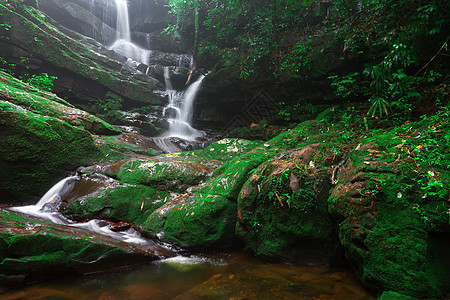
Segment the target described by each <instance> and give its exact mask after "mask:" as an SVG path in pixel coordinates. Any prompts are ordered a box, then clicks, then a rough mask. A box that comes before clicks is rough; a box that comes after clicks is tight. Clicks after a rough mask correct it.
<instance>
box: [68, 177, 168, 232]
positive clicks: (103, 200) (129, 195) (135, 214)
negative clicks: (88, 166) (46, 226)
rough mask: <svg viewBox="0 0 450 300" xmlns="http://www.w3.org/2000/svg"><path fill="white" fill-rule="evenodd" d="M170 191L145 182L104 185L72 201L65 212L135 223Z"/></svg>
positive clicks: (72, 214)
mask: <svg viewBox="0 0 450 300" xmlns="http://www.w3.org/2000/svg"><path fill="white" fill-rule="evenodd" d="M81 184H82V183H81ZM170 197H171V196H170V194H169V193H167V192H162V191H158V190H157V189H155V188H152V187H147V186H143V185H121V184H119V183H118V182H115V183H114V184H110V185H107V186H106V185H102V187H99V188H98V189H97V190H95V191H94V192H92V193H89V194H86V195H83V196H82V197H80V195H78V197H77V198H76V199H74V200H73V201H69V203H68V205H67V207H65V208H64V210H63V213H64V214H65V215H66V216H69V217H71V218H72V219H81V220H86V219H93V218H98V219H105V218H106V219H112V220H120V221H125V222H131V223H133V224H134V225H136V226H140V225H142V224H143V223H144V221H145V220H146V219H147V217H148V216H149V215H150V214H151V213H152V212H153V211H154V210H156V209H157V208H159V207H161V206H162V205H163V204H164V203H165V202H167V201H168V200H170Z"/></svg>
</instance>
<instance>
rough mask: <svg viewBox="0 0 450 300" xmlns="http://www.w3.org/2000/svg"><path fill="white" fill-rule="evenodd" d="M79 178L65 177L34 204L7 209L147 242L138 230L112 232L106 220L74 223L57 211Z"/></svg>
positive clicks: (113, 236)
mask: <svg viewBox="0 0 450 300" xmlns="http://www.w3.org/2000/svg"><path fill="white" fill-rule="evenodd" d="M79 180H80V177H79V176H70V177H66V178H64V179H63V180H61V181H59V182H58V183H56V184H55V185H54V186H53V187H52V188H51V189H50V190H48V192H46V193H45V194H44V196H42V198H41V199H40V200H39V201H38V203H36V204H35V205H28V206H17V207H11V208H9V210H12V211H17V212H21V213H24V214H27V215H30V216H34V217H38V218H40V219H44V220H48V221H51V222H53V223H55V224H61V225H68V226H73V227H78V228H84V229H87V230H90V231H92V232H95V233H98V234H102V235H106V236H110V237H112V238H115V239H117V240H120V241H124V242H127V243H133V244H139V245H145V244H148V243H149V242H148V241H147V240H146V239H144V238H142V237H141V235H140V233H139V232H137V231H135V230H133V229H128V230H125V231H120V232H114V231H112V230H111V225H110V224H109V223H108V222H105V221H102V220H90V221H89V222H86V223H75V222H73V221H72V220H70V219H67V218H66V217H64V216H63V215H62V214H61V213H59V212H58V209H59V206H60V204H61V202H62V198H63V197H64V195H66V194H68V193H69V192H70V191H71V190H72V189H73V187H74V186H75V184H76V183H77V182H78V181H79Z"/></svg>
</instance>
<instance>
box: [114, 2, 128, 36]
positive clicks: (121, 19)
mask: <svg viewBox="0 0 450 300" xmlns="http://www.w3.org/2000/svg"><path fill="white" fill-rule="evenodd" d="M115 1H116V7H117V22H116V30H117V35H116V40H125V41H126V42H131V33H130V21H129V18H128V3H127V1H126V0H115Z"/></svg>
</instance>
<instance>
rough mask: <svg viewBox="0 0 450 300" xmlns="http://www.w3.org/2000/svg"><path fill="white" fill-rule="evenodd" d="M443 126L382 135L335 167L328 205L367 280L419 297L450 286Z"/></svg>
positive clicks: (434, 123)
mask: <svg viewBox="0 0 450 300" xmlns="http://www.w3.org/2000/svg"><path fill="white" fill-rule="evenodd" d="M448 130H449V122H448V120H442V119H441V118H440V117H438V118H435V119H432V120H427V121H424V122H420V123H415V124H414V123H413V124H411V123H407V124H405V125H403V126H401V127H399V128H396V129H394V130H392V131H388V132H379V133H378V135H377V136H373V137H369V138H366V139H363V140H361V141H360V144H358V146H355V148H354V149H353V150H352V151H351V152H350V154H349V155H348V157H347V159H346V160H345V162H344V163H343V164H342V165H340V166H339V168H340V171H339V170H336V171H339V175H338V176H337V177H336V178H335V182H334V183H335V184H336V186H335V187H334V189H333V192H332V195H331V196H330V198H329V200H328V204H329V210H330V212H331V214H332V216H333V218H334V219H335V221H336V222H337V223H338V224H339V237H340V240H341V243H342V244H343V246H344V247H345V251H346V257H347V259H348V260H349V261H350V262H351V263H352V265H353V266H354V268H355V269H356V274H357V276H358V277H359V278H360V279H361V280H362V282H363V283H364V284H365V285H367V286H369V287H371V288H374V289H377V290H380V291H383V290H387V291H389V290H392V291H397V292H400V293H403V294H406V295H409V296H414V297H420V298H422V297H432V298H433V297H438V298H440V297H443V296H444V295H445V294H446V293H448V292H449V291H450V284H449V283H450V281H449V280H448V278H449V277H450V273H449V270H450V265H449V262H450V244H449V239H448V237H449V234H450V222H449V209H450V202H449V201H448V199H449V189H448V185H447V184H448V182H449V178H450V177H449V175H450V173H449V169H448V165H449V163H450V156H449V153H450V151H449V143H448V142H449V141H448V134H447V132H448ZM336 173H337V172H336ZM447 295H448V294H447Z"/></svg>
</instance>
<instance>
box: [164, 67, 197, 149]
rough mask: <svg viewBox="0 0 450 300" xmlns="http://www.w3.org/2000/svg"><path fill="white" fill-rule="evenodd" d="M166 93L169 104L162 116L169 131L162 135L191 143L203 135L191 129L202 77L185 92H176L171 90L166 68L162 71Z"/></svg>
mask: <svg viewBox="0 0 450 300" xmlns="http://www.w3.org/2000/svg"><path fill="white" fill-rule="evenodd" d="M164 77H165V82H166V90H167V91H166V92H167V94H168V96H169V103H168V105H167V106H166V107H165V108H164V111H163V116H164V117H166V118H167V121H168V122H169V130H168V131H167V132H166V133H165V134H164V135H163V136H165V137H177V138H181V139H184V140H187V141H193V140H195V139H196V138H198V137H201V136H203V135H204V134H205V133H204V132H203V131H201V130H197V129H195V128H194V127H192V116H193V108H194V101H195V98H196V97H197V94H198V91H199V90H200V87H201V84H202V81H203V79H204V78H205V76H204V75H200V77H199V78H198V79H197V80H196V81H195V82H194V83H192V84H191V85H190V86H189V87H188V88H187V90H186V91H185V92H182V93H180V92H177V91H174V90H173V88H172V83H171V80H170V73H169V71H168V68H167V69H165V70H164Z"/></svg>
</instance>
